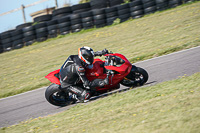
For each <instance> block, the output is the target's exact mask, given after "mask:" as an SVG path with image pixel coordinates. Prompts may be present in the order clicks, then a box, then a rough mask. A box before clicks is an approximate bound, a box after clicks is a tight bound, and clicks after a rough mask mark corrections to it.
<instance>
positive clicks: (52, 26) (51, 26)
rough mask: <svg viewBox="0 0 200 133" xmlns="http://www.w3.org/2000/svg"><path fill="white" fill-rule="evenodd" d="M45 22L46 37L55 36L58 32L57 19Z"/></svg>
mask: <svg viewBox="0 0 200 133" xmlns="http://www.w3.org/2000/svg"><path fill="white" fill-rule="evenodd" d="M46 24H47V30H48V38H53V37H57V34H58V27H57V24H58V21H57V19H53V20H51V21H48V22H46Z"/></svg>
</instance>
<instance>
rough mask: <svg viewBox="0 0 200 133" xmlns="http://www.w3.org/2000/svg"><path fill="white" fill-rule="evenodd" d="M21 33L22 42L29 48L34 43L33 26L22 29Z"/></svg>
mask: <svg viewBox="0 0 200 133" xmlns="http://www.w3.org/2000/svg"><path fill="white" fill-rule="evenodd" d="M22 31H23V36H24V38H23V41H24V44H25V45H26V46H29V45H31V44H33V43H34V42H35V39H36V35H35V26H27V27H24V28H23V29H22Z"/></svg>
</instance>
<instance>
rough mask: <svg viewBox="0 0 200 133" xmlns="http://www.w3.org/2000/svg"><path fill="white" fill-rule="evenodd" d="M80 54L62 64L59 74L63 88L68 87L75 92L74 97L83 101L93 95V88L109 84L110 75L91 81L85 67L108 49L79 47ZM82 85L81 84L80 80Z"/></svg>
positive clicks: (70, 57)
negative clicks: (95, 50) (95, 49)
mask: <svg viewBox="0 0 200 133" xmlns="http://www.w3.org/2000/svg"><path fill="white" fill-rule="evenodd" d="M78 52H79V53H78V55H71V56H69V57H68V59H67V60H66V61H65V63H64V64H63V65H62V67H61V69H60V72H59V76H60V83H61V89H66V90H67V91H69V92H71V93H72V94H73V98H74V99H76V100H78V101H81V102H83V101H84V100H88V99H89V98H90V97H91V88H93V87H97V86H98V87H103V86H104V85H108V84H109V80H108V76H107V78H105V79H95V80H93V81H89V80H88V79H87V77H86V75H85V69H86V67H87V66H88V65H92V63H93V61H94V57H95V56H102V55H104V54H107V53H108V51H107V50H106V49H104V50H102V51H97V52H94V51H93V50H92V49H91V48H89V47H86V46H84V47H81V48H79V51H78ZM80 80H81V81H82V84H81V85H82V86H83V87H81V86H79V84H78V83H79V81H80Z"/></svg>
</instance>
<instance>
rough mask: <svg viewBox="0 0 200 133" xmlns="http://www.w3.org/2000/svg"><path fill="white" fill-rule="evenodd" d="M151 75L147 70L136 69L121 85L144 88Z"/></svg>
mask: <svg viewBox="0 0 200 133" xmlns="http://www.w3.org/2000/svg"><path fill="white" fill-rule="evenodd" d="M148 78H149V75H148V73H147V71H146V70H144V69H143V68H140V67H136V68H135V69H134V70H131V72H130V73H129V74H128V75H127V76H126V77H125V78H124V79H123V80H122V81H121V84H122V85H124V86H127V87H132V86H142V85H143V84H145V83H146V82H147V80H148Z"/></svg>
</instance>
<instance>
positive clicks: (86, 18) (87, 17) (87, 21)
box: [81, 11, 94, 29]
mask: <svg viewBox="0 0 200 133" xmlns="http://www.w3.org/2000/svg"><path fill="white" fill-rule="evenodd" d="M81 21H82V26H83V29H90V28H93V27H94V23H93V13H92V11H88V12H83V13H81Z"/></svg>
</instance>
